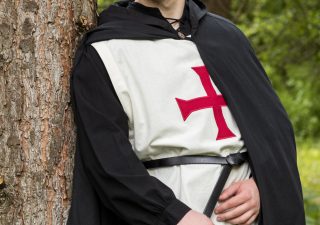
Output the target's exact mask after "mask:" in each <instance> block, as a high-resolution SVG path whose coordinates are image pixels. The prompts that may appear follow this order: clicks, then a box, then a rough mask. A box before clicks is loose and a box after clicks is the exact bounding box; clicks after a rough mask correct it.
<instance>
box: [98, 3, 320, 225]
mask: <svg viewBox="0 0 320 225" xmlns="http://www.w3.org/2000/svg"><path fill="white" fill-rule="evenodd" d="M112 2H115V1H112V0H98V9H99V11H101V10H103V9H104V8H106V7H108V5H110V4H111V3H112ZM203 2H204V3H205V4H206V6H207V8H208V10H209V11H211V12H214V13H216V14H219V15H221V16H224V17H226V18H228V19H230V20H231V21H232V22H234V23H235V24H236V25H237V26H238V27H239V28H240V29H241V30H242V31H243V32H244V33H245V34H246V35H247V37H248V38H249V40H250V41H251V43H252V45H253V47H254V49H255V51H256V53H257V55H258V57H259V59H260V60H261V62H262V64H263V66H264V68H265V70H266V72H267V74H268V76H269V77H270V79H271V81H272V84H273V86H274V88H275V90H276V92H277V94H278V95H279V96H280V98H281V101H282V103H283V104H284V106H285V108H286V110H287V112H288V113H289V116H290V119H291V121H292V123H293V126H294V129H295V135H296V142H297V154H298V166H299V170H300V176H301V180H302V185H303V191H304V202H305V209H306V213H307V224H308V225H320V139H319V137H320V99H319V98H320V79H319V78H320V77H319V76H320V1H319V0H241V1H239V0H206V1H205V0H203Z"/></svg>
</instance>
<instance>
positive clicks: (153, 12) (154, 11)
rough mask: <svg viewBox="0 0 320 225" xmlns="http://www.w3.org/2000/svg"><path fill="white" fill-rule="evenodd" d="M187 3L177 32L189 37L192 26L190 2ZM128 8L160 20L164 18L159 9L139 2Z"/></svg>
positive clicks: (132, 3) (131, 4) (129, 4)
mask: <svg viewBox="0 0 320 225" xmlns="http://www.w3.org/2000/svg"><path fill="white" fill-rule="evenodd" d="M185 3H186V4H185V6H184V10H183V14H182V17H181V22H180V26H179V28H178V29H176V30H177V31H181V32H182V33H183V34H184V35H189V34H190V33H191V26H190V21H189V0H186V2H185ZM127 8H128V9H134V10H137V11H139V12H141V13H143V14H147V15H150V16H155V17H158V18H160V19H163V18H164V17H163V15H162V14H161V12H160V10H159V9H158V8H154V7H148V6H145V5H143V4H141V3H139V2H135V1H133V0H132V1H130V2H129V3H128V6H127Z"/></svg>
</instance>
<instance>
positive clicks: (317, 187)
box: [298, 143, 320, 225]
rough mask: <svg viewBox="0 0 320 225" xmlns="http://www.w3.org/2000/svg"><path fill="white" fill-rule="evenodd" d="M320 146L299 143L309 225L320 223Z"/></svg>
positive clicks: (301, 173)
mask: <svg viewBox="0 0 320 225" xmlns="http://www.w3.org/2000/svg"><path fill="white" fill-rule="evenodd" d="M319 162H320V146H319V145H318V146H315V145H312V144H310V143H303V144H299V145H298V166H299V171H300V177H301V182H302V184H303V193H304V205H305V211H306V214H307V224H308V225H320V177H319V173H320V164H319Z"/></svg>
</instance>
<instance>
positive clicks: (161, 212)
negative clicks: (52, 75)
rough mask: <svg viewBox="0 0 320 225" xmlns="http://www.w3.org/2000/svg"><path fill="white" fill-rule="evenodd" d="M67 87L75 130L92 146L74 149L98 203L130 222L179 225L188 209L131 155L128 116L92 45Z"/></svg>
mask: <svg viewBox="0 0 320 225" xmlns="http://www.w3.org/2000/svg"><path fill="white" fill-rule="evenodd" d="M70 85H71V104H72V105H73V110H74V116H75V122H76V126H77V129H83V130H84V132H81V133H84V134H85V135H86V139H87V141H88V142H89V143H87V144H86V145H87V146H90V148H81V145H80V146H78V148H79V151H80V154H81V158H82V160H83V163H84V166H85V170H86V173H87V176H88V177H89V180H90V182H91V184H92V185H93V187H94V189H95V190H96V192H97V194H98V196H99V198H100V200H101V202H102V204H103V205H104V206H105V207H107V208H108V209H110V210H112V211H113V212H114V213H115V214H117V215H118V216H119V217H121V218H122V219H123V220H125V221H126V222H127V223H128V224H132V225H133V224H134V225H142V224H143V225H147V224H149V225H175V224H177V223H178V222H179V221H180V219H182V217H183V216H184V215H185V214H186V213H187V212H188V211H189V210H190V209H191V208H190V207H189V206H187V205H186V204H185V203H183V202H182V201H180V200H179V199H177V198H176V196H175V195H174V193H173V191H172V190H171V189H170V188H169V187H168V186H167V185H165V184H164V183H162V182H161V181H160V180H159V179H157V178H156V177H154V176H151V175H149V173H148V171H147V170H146V168H145V167H144V165H143V163H142V162H141V161H140V160H139V158H138V157H137V155H136V154H135V153H134V151H133V149H132V145H131V143H130V141H129V139H128V117H127V115H126V113H125V111H124V110H123V108H122V105H121V103H120V101H119V99H118V97H117V95H116V92H115V90H114V87H113V86H112V83H111V80H110V78H109V76H108V73H107V71H106V68H105V66H104V64H103V62H102V61H101V59H100V56H99V55H98V53H97V52H96V50H95V49H94V48H93V47H92V46H87V47H85V48H84V51H83V54H82V55H81V59H80V61H78V63H77V65H76V66H75V68H74V70H73V73H72V76H71V83H70ZM78 133H79V132H78ZM78 138H85V137H78ZM79 143H81V141H80V142H79Z"/></svg>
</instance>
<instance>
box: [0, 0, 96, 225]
mask: <svg viewBox="0 0 320 225" xmlns="http://www.w3.org/2000/svg"><path fill="white" fill-rule="evenodd" d="M95 10H96V3H95V1H94V0H73V1H68V0H1V1H0V90H1V92H0V176H2V178H3V179H4V182H5V185H4V184H3V181H2V178H1V177H0V224H1V225H7V224H8V225H9V224H10V225H11V224H28V225H29V224H30V225H31V224H32V225H33V224H36V225H38V224H44V225H50V224H53V225H57V224H65V222H66V219H67V216H68V209H69V202H70V197H71V182H72V170H73V153H74V148H75V129H74V123H73V115H72V110H71V107H70V96H69V76H70V69H71V65H72V58H73V55H74V50H75V49H76V45H77V42H78V40H79V37H80V36H81V34H82V33H83V31H84V30H86V29H88V27H89V26H90V25H91V24H95Z"/></svg>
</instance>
